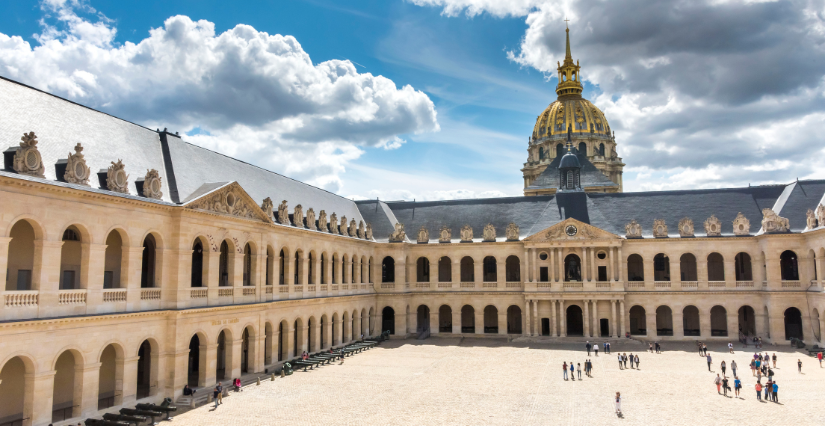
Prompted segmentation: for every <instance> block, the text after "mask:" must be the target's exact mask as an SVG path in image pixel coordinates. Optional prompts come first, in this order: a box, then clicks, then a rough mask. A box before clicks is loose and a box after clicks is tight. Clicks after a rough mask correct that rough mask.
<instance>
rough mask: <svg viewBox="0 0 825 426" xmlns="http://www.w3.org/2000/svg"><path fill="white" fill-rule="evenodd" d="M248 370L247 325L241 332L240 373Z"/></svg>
mask: <svg viewBox="0 0 825 426" xmlns="http://www.w3.org/2000/svg"><path fill="white" fill-rule="evenodd" d="M248 372H249V327H247V328H244V329H243V333H242V334H241V373H242V374H245V373H248Z"/></svg>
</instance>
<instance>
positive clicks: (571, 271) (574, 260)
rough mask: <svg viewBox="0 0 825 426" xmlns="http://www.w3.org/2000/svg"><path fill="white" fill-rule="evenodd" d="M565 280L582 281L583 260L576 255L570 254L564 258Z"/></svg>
mask: <svg viewBox="0 0 825 426" xmlns="http://www.w3.org/2000/svg"><path fill="white" fill-rule="evenodd" d="M564 280H565V281H581V280H582V265H581V259H579V256H576V255H575V254H568V255H567V256H566V257H565V258H564Z"/></svg>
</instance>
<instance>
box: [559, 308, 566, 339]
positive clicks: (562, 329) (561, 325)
mask: <svg viewBox="0 0 825 426" xmlns="http://www.w3.org/2000/svg"><path fill="white" fill-rule="evenodd" d="M566 313H567V311H566V310H565V309H564V299H562V300H559V337H566V336H567V327H565V323H566V322H567V321H566V320H567V318H565V314H566Z"/></svg>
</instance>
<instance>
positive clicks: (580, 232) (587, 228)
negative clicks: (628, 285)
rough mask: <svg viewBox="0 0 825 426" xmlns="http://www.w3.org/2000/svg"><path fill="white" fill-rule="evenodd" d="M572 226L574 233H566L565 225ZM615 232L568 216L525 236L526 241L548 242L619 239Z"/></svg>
mask: <svg viewBox="0 0 825 426" xmlns="http://www.w3.org/2000/svg"><path fill="white" fill-rule="evenodd" d="M571 225H572V226H574V227H575V229H576V232H575V234H573V235H568V232H567V227H568V226H571ZM620 239H621V237H619V236H618V235H616V234H613V233H611V232H607V231H605V230H603V229H600V228H597V227H595V226H592V225H588V224H586V223H584V222H581V221H579V220H576V219H573V218H569V219H565V220H563V221H561V222H559V223H557V224H555V225H553V226H551V227H549V228H545V229H543V230H541V231H539V232H536V233H535V234H533V235H531V236H529V237H527V238H525V239H524V240H523V241H526V242H533V243H539V242H549V241H584V240H620Z"/></svg>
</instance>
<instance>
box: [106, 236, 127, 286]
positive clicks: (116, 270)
mask: <svg viewBox="0 0 825 426" xmlns="http://www.w3.org/2000/svg"><path fill="white" fill-rule="evenodd" d="M105 257H106V260H105V261H104V266H103V288H120V287H121V285H120V283H121V279H120V271H121V267H122V265H123V239H122V238H121V237H120V232H118V231H112V232H110V233H109V235H108V236H107V237H106V254H105Z"/></svg>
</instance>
